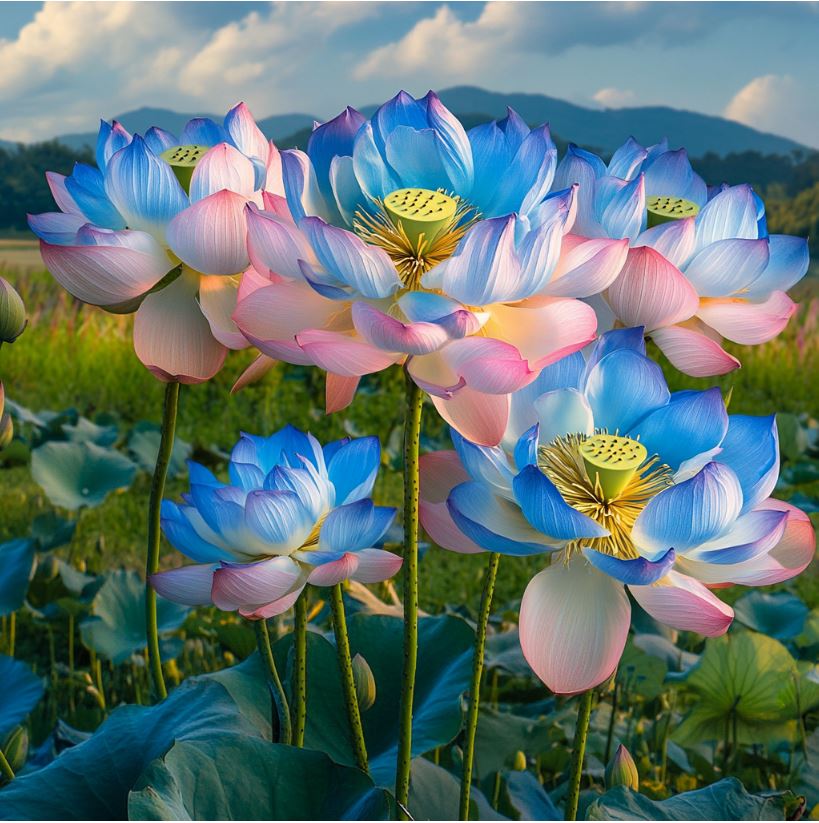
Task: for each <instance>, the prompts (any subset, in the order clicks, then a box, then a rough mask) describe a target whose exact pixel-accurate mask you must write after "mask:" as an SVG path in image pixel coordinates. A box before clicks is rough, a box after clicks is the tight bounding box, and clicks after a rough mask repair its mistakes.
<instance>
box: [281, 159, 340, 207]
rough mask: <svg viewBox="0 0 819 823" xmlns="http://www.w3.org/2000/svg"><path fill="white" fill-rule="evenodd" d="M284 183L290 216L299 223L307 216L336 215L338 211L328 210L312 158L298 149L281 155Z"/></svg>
mask: <svg viewBox="0 0 819 823" xmlns="http://www.w3.org/2000/svg"><path fill="white" fill-rule="evenodd" d="M281 158H282V182H283V184H284V193H285V197H286V198H287V205H288V208H289V209H290V214H291V215H292V217H293V220H295V222H296V223H298V222H299V221H300V220H302V219H303V218H304V217H305V216H307V215H318V216H319V217H327V218H330V217H331V216H333V215H335V213H336V209H335V206H333V208H332V210H331V209H329V208H328V205H327V202H326V201H325V199H324V196H323V195H322V193H321V190H320V189H319V186H318V180H317V179H316V174H315V170H314V169H313V164H312V163H311V162H310V158H309V157H308V156H307V155H306V154H305V153H304V152H301V151H298V150H297V149H288V150H287V151H283V152H282V153H281Z"/></svg>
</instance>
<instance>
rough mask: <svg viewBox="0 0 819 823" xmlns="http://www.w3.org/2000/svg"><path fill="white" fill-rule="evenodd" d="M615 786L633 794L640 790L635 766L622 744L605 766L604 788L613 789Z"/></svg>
mask: <svg viewBox="0 0 819 823" xmlns="http://www.w3.org/2000/svg"><path fill="white" fill-rule="evenodd" d="M615 786H625V787H626V788H627V789H631V790H632V791H635V792H636V791H637V790H638V789H639V788H640V776H639V775H638V774H637V766H636V765H635V763H634V760H633V758H632V756H631V755H630V754H629V753H628V749H627V748H626V747H625V746H624V745H623V744H622V743H621V744H620V745H619V746H618V747H617V751H616V752H615V753H614V757H612V759H611V761H610V762H609V764H608V766H606V788H607V789H613V788H614V787H615Z"/></svg>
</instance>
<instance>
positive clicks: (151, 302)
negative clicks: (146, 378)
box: [134, 274, 227, 383]
mask: <svg viewBox="0 0 819 823" xmlns="http://www.w3.org/2000/svg"><path fill="white" fill-rule="evenodd" d="M198 280H199V278H194V277H189V276H187V275H185V274H182V275H181V276H179V277H177V278H176V280H174V281H173V283H171V284H170V285H168V286H165V288H164V289H161V290H160V291H158V292H154V293H153V294H149V295H148V296H147V297H146V298H145V300H143V301H142V305H141V306H140V307H139V310H138V311H137V313H136V316H135V318H134V350H135V351H136V355H137V357H138V358H139V359H140V360H141V361H142V363H143V365H145V366H146V367H147V368H148V369H149V370H150V371H151V372H152V373H153V374H154V375H155V376H156V377H158V378H159V379H160V380H164V381H172V380H177V381H179V382H180V383H202V382H204V381H205V380H209V379H210V378H211V377H213V375H214V374H216V372H218V371H219V369H221V368H222V364H223V363H224V361H225V355H226V354H227V350H226V349H225V347H224V346H223V345H222V344H221V343H219V342H218V341H217V340H216V339H214V337H213V334H212V332H211V330H210V324H209V323H208V321H207V320H206V319H205V316H204V315H203V314H202V310H201V309H200V308H199V303H198V302H197V300H196V289H197V286H198Z"/></svg>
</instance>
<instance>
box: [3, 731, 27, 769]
mask: <svg viewBox="0 0 819 823" xmlns="http://www.w3.org/2000/svg"><path fill="white" fill-rule="evenodd" d="M3 754H5V756H6V760H8V762H9V766H11V769H12V771H13V772H19V771H20V769H22V768H23V766H25V765H26V760H27V759H28V731H27V730H26V727H25V726H17V728H16V729H12V730H11V732H9V734H8V735H7V737H6V739H5V741H4V743H3Z"/></svg>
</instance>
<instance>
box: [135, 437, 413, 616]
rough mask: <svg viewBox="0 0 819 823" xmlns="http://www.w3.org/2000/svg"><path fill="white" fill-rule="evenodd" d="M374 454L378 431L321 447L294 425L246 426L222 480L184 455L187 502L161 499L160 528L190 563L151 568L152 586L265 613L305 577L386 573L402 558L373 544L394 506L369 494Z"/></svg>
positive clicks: (279, 608)
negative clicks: (263, 432) (250, 430)
mask: <svg viewBox="0 0 819 823" xmlns="http://www.w3.org/2000/svg"><path fill="white" fill-rule="evenodd" d="M380 457H381V449H380V446H379V443H378V439H377V438H375V437H362V438H358V439H356V440H349V439H344V440H338V441H336V442H334V443H328V444H327V445H326V446H324V447H323V448H322V447H321V446H320V445H319V443H318V441H317V440H316V439H315V438H314V437H313V436H312V435H311V434H305V433H303V432H301V431H299V430H297V429H294V428H293V427H292V426H287V427H285V428H284V429H282V430H281V431H279V432H276V434H273V435H271V436H270V437H256V436H254V435H249V434H243V435H242V437H241V438H240V440H239V442H238V443H237V444H236V445H235V446H234V448H233V451H232V453H231V457H230V463H229V465H228V471H229V475H230V482H229V483H222V482H220V481H219V480H217V479H216V477H215V476H214V475H213V474H212V473H211V472H210V471H209V470H208V469H206V468H205V467H204V466H201V465H199V464H197V463H191V464H190V474H191V487H190V492H189V493H187V494H186V495H184V500H185V502H184V503H183V504H181V505H178V504H176V503H173V502H171V501H170V500H165V501H163V504H162V529H163V531H164V532H165V536H166V537H167V538H168V540H169V541H170V542H171V544H172V545H173V546H174V547H175V548H177V549H178V550H179V551H180V552H182V553H183V554H184V555H186V556H187V557H189V558H190V559H191V560H193V561H194V562H195V564H196V565H189V566H181V567H179V568H177V569H172V570H170V571H165V572H159V573H157V574H154V575H153V576H152V577H151V584H152V585H153V587H154V588H155V589H156V591H157V592H159V594H161V595H162V596H163V597H167V598H168V599H169V600H173V601H175V602H177V603H185V604H187V605H192V606H193V605H202V604H207V603H213V604H214V605H216V606H218V607H219V608H221V609H224V610H226V611H237V610H238V611H239V612H240V613H241V614H242V615H244V616H245V617H251V618H262V617H271V616H273V615H276V614H280V613H281V612H283V611H286V610H287V609H288V608H290V607H291V606H292V605H293V604H294V603H295V601H296V599H297V597H298V596H299V594H300V592H301V591H302V589H303V588H304V586H305V585H306V584H307V583H312V584H313V585H316V586H334V585H335V584H336V583H339V582H340V581H342V580H347V579H351V580H358V581H360V582H362V583H376V582H379V581H381V580H386V579H387V578H389V577H392V576H393V575H394V574H395V573H396V572H397V571H398V569H399V568H400V566H401V558H400V557H399V556H398V555H395V554H392V553H391V552H388V551H385V550H383V549H378V548H375V546H376V544H377V543H378V542H379V541H380V540H381V538H382V537H383V535H384V533H385V532H386V531H387V529H388V528H389V526H390V524H391V523H392V521H393V518H394V516H395V509H393V508H388V507H384V506H375V505H373V502H372V500H370V499H369V495H370V493H371V491H372V488H373V483H374V482H375V478H376V474H377V473H378V466H379V461H380Z"/></svg>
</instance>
